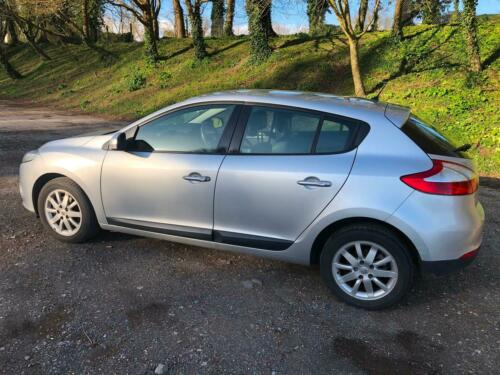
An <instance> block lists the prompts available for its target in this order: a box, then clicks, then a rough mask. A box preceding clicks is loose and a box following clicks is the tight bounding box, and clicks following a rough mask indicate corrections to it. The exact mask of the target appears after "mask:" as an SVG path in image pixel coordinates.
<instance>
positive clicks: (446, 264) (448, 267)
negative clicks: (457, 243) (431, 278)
mask: <svg viewBox="0 0 500 375" xmlns="http://www.w3.org/2000/svg"><path fill="white" fill-rule="evenodd" d="M478 252H479V249H477V250H473V251H471V252H469V253H466V254H465V255H466V256H462V257H460V258H459V259H452V260H437V261H423V262H421V263H420V270H421V271H422V273H432V274H434V275H445V274H448V273H451V272H455V271H458V270H461V269H462V268H465V267H467V266H468V265H469V264H471V263H472V262H473V261H474V259H476V257H477V254H478Z"/></svg>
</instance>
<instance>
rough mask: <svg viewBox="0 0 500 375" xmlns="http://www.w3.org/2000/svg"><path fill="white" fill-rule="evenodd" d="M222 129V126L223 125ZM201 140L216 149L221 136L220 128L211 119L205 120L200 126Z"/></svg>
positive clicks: (208, 146)
mask: <svg viewBox="0 0 500 375" xmlns="http://www.w3.org/2000/svg"><path fill="white" fill-rule="evenodd" d="M221 129H222V127H221ZM200 133H201V140H202V141H203V143H204V144H205V146H206V147H207V148H210V149H214V148H216V147H217V143H218V141H219V138H220V130H218V129H217V128H215V127H214V125H213V123H212V121H211V120H210V119H208V120H205V121H203V122H202V123H201V126H200Z"/></svg>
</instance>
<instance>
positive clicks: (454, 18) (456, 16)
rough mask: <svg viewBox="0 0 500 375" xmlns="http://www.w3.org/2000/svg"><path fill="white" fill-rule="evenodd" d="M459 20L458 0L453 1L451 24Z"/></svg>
mask: <svg viewBox="0 0 500 375" xmlns="http://www.w3.org/2000/svg"><path fill="white" fill-rule="evenodd" d="M459 20H460V0H453V14H452V16H451V21H452V22H458V21H459Z"/></svg>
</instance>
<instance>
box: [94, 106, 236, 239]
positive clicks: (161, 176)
mask: <svg viewBox="0 0 500 375" xmlns="http://www.w3.org/2000/svg"><path fill="white" fill-rule="evenodd" d="M235 107H236V106H235V105H231V104H210V105H203V106H200V105H198V106H194V107H189V108H185V109H180V110H176V111H174V112H171V113H168V114H166V115H163V116H161V117H159V118H156V119H153V120H152V121H150V122H148V123H146V124H144V125H141V126H139V127H138V129H137V131H136V132H135V134H134V135H133V136H132V137H131V139H129V140H127V149H126V150H125V151H109V152H108V153H107V155H106V158H105V160H104V163H103V168H102V177H101V191H102V201H103V206H104V210H105V212H106V216H107V219H108V223H109V224H112V225H119V226H125V227H130V228H135V229H141V230H148V231H154V232H159V233H165V234H172V235H179V236H187V237H192V238H199V239H206V240H210V239H211V237H212V227H213V198H214V190H215V182H216V179H217V172H218V170H219V167H220V165H221V163H222V160H223V159H224V155H225V146H224V145H223V144H222V143H224V141H223V140H224V139H228V137H227V134H228V132H229V134H230V133H231V132H230V127H231V125H232V122H233V116H234V114H235Z"/></svg>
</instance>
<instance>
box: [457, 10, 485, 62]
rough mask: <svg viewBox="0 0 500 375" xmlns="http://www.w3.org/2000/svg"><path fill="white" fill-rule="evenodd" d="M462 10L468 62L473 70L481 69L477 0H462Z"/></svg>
mask: <svg viewBox="0 0 500 375" xmlns="http://www.w3.org/2000/svg"><path fill="white" fill-rule="evenodd" d="M463 4H464V10H463V12H462V17H461V18H462V29H463V32H464V35H465V40H466V42H467V52H468V54H469V64H470V68H471V70H472V71H473V72H479V71H481V57H480V55H479V43H478V39H477V19H476V7H477V0H463Z"/></svg>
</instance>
